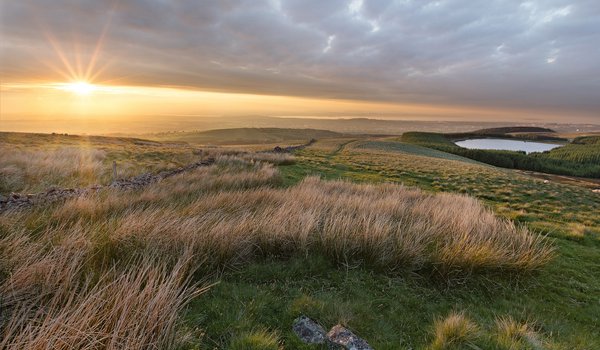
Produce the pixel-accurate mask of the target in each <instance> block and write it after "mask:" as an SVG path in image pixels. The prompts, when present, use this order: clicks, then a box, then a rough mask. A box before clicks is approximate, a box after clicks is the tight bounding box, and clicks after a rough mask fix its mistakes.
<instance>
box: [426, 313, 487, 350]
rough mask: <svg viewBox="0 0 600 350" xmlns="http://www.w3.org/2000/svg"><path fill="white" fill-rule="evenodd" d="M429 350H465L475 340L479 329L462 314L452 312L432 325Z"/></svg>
mask: <svg viewBox="0 0 600 350" xmlns="http://www.w3.org/2000/svg"><path fill="white" fill-rule="evenodd" d="M434 329H435V338H434V340H433V343H432V344H431V347H430V348H431V350H448V349H466V348H468V346H469V344H471V343H472V342H473V341H474V340H476V339H477V337H478V333H479V327H477V325H476V324H475V323H474V322H473V321H471V320H470V319H469V318H468V317H467V316H466V315H465V314H464V312H452V313H451V314H449V315H448V316H447V317H446V318H443V319H438V320H436V321H435V323H434Z"/></svg>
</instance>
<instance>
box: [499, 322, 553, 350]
mask: <svg viewBox="0 0 600 350" xmlns="http://www.w3.org/2000/svg"><path fill="white" fill-rule="evenodd" d="M496 332H497V341H498V343H499V344H500V345H501V346H503V347H504V348H506V349H510V350H518V349H524V348H532V349H542V345H541V342H540V340H539V339H538V338H539V337H538V335H537V333H536V332H535V331H534V329H533V326H532V325H531V324H529V323H527V322H517V321H516V320H515V319H513V318H512V317H510V316H504V317H498V318H497V319H496Z"/></svg>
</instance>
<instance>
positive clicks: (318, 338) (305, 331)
mask: <svg viewBox="0 0 600 350" xmlns="http://www.w3.org/2000/svg"><path fill="white" fill-rule="evenodd" d="M292 330H293V331H294V333H296V335H297V336H298V338H300V340H302V341H303V342H305V343H307V344H323V343H324V342H325V339H326V337H327V335H326V334H325V329H324V328H323V327H321V325H320V324H318V323H317V322H315V321H313V320H311V319H310V318H308V317H306V316H304V315H302V316H300V317H298V318H297V319H296V320H295V321H294V325H293V326H292Z"/></svg>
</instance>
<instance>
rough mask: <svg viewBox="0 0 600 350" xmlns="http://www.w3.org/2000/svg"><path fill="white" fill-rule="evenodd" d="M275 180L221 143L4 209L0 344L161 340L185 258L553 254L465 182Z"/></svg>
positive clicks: (453, 258) (534, 259)
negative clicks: (140, 177)
mask: <svg viewBox="0 0 600 350" xmlns="http://www.w3.org/2000/svg"><path fill="white" fill-rule="evenodd" d="M279 183H280V178H279V176H278V172H277V169H276V168H274V167H273V166H272V165H270V164H266V163H263V162H262V160H261V159H258V160H255V161H248V160H246V159H244V157H243V156H239V155H238V156H232V155H222V156H220V157H219V158H218V160H217V162H216V164H215V165H214V166H211V167H207V168H199V169H197V170H195V171H192V172H189V173H183V174H181V175H178V176H174V177H172V178H169V179H166V180H164V181H162V182H160V183H157V184H154V185H152V186H149V187H147V188H145V189H144V190H141V191H137V192H114V191H113V192H111V191H104V192H101V193H99V194H97V195H93V196H89V197H82V198H77V199H73V200H70V201H68V202H66V203H64V204H63V205H60V206H56V207H48V208H38V209H36V210H35V211H33V212H22V213H10V215H9V214H4V215H0V253H1V254H0V256H1V257H2V258H1V259H0V282H1V286H2V287H0V293H1V294H2V295H3V298H2V300H1V305H0V307H2V309H3V310H7V312H6V313H5V314H4V316H3V317H4V318H3V319H0V332H1V333H2V337H1V338H2V339H3V340H2V343H1V346H0V347H6V348H14V349H18V348H31V349H45V348H57V349H61V348H83V349H96V348H109V349H116V348H140V349H141V348H171V347H173V346H174V345H175V341H176V339H175V334H176V332H175V328H176V325H177V315H178V312H179V311H180V310H181V308H182V307H183V306H184V305H185V304H186V302H187V301H188V300H189V298H190V296H191V295H193V294H194V293H195V291H196V288H195V285H194V283H197V282H198V280H197V279H195V280H193V281H192V280H190V279H191V278H192V276H193V275H194V271H196V273H195V276H198V275H203V273H208V274H210V273H212V272H214V271H216V270H217V269H219V268H222V267H224V266H228V265H233V264H242V263H247V262H249V261H252V260H253V259H255V258H257V257H261V256H264V255H276V256H287V255H293V254H309V253H311V254H312V253H320V254H324V255H325V256H327V257H329V258H331V259H333V260H335V261H338V262H341V263H346V262H348V261H358V262H364V263H365V264H367V265H368V266H372V267H377V268H384V269H386V270H396V269H401V268H410V269H419V268H424V267H435V268H437V269H439V270H440V271H450V270H456V269H459V270H476V269H479V270H486V271H487V270H512V271H529V270H532V269H536V268H539V267H540V266H542V265H544V264H545V263H546V262H547V261H548V260H549V259H550V258H551V257H552V249H551V248H550V247H549V246H548V245H547V244H546V243H545V241H544V240H543V239H542V238H540V237H539V236H537V235H533V234H531V233H530V232H528V231H527V230H526V229H525V228H518V227H515V226H514V225H513V224H511V223H510V222H508V221H506V220H502V219H499V218H497V217H496V216H494V215H493V214H492V213H491V212H490V211H489V210H488V209H486V208H485V207H484V206H483V205H482V204H481V203H480V202H479V201H477V200H475V199H473V198H470V197H467V196H461V195H450V194H442V195H433V194H427V193H425V192H422V191H420V190H417V189H413V188H408V187H404V186H399V185H390V184H387V185H359V184H352V183H348V182H342V181H336V182H326V181H322V180H320V179H318V178H307V179H305V180H304V181H303V182H301V183H300V184H298V185H296V186H293V187H290V188H281V187H279V186H278V184H279ZM192 267H193V268H192ZM194 281H195V282H194ZM142 315H143V316H142ZM456 318H460V317H458V316H457V317H456ZM458 323H460V322H458ZM467 326H468V324H467ZM467 328H469V327H467ZM468 330H470V329H468ZM459 334H460V332H459ZM276 345H277V342H272V346H276Z"/></svg>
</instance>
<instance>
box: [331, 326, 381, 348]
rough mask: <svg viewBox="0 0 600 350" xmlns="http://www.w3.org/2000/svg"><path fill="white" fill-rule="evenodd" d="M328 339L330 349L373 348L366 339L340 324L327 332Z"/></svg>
mask: <svg viewBox="0 0 600 350" xmlns="http://www.w3.org/2000/svg"><path fill="white" fill-rule="evenodd" d="M327 340H328V345H329V348H330V349H344V350H373V348H372V347H371V346H370V345H369V344H368V343H367V342H366V341H365V340H364V339H362V338H360V337H358V336H357V335H356V334H354V333H352V331H350V330H349V329H347V328H346V327H344V326H342V325H339V324H338V325H336V326H333V328H331V330H330V331H329V333H327Z"/></svg>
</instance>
